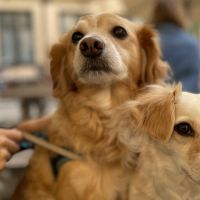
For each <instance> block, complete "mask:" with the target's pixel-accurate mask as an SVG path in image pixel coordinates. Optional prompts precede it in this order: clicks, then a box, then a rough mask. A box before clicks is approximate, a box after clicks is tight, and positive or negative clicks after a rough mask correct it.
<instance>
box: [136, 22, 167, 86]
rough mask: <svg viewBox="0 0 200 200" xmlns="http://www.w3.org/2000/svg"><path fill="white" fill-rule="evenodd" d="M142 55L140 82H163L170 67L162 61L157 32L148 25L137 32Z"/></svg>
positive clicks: (142, 26)
mask: <svg viewBox="0 0 200 200" xmlns="http://www.w3.org/2000/svg"><path fill="white" fill-rule="evenodd" d="M137 37H138V40H139V45H140V53H141V66H140V67H141V77H140V80H139V82H140V83H141V84H142V85H143V84H146V83H156V82H158V81H159V80H163V79H164V78H165V77H166V76H167V73H168V71H169V65H168V64H167V63H166V62H164V61H162V60H161V58H160V57H161V52H160V47H159V41H158V37H157V34H156V32H155V31H154V30H153V28H151V27H150V26H147V25H141V26H140V27H139V29H138V31H137Z"/></svg>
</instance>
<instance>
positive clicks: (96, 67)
mask: <svg viewBox="0 0 200 200" xmlns="http://www.w3.org/2000/svg"><path fill="white" fill-rule="evenodd" d="M105 46H106V45H105V43H104V41H103V40H102V39H101V38H99V37H97V36H91V37H86V38H85V39H83V40H82V41H81V43H80V46H79V49H80V52H81V54H82V56H83V57H84V58H85V61H84V65H83V67H82V69H81V72H82V73H90V72H95V73H96V72H105V73H108V72H110V71H111V68H110V67H109V65H108V63H107V61H106V60H105V58H104V50H105Z"/></svg>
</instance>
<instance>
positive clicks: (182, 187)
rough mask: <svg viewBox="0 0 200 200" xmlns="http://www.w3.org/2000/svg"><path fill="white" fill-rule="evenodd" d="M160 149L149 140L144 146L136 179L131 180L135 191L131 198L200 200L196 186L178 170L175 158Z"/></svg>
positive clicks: (160, 145)
mask: <svg viewBox="0 0 200 200" xmlns="http://www.w3.org/2000/svg"><path fill="white" fill-rule="evenodd" d="M163 145H164V144H158V143H157V142H156V141H152V140H151V139H150V140H148V141H147V144H146V145H144V146H145V147H144V152H143V153H142V154H141V158H140V165H139V167H138V171H137V172H136V173H135V174H136V177H133V179H135V180H134V183H133V185H134V186H135V188H133V193H132V194H131V195H132V196H133V197H134V196H138V195H139V198H138V199H137V198H135V199H136V200H143V199H156V200H169V199H173V200H183V199H200V194H199V191H200V185H198V184H197V183H195V182H194V181H193V180H192V179H191V178H190V177H189V176H188V175H187V174H186V173H185V172H184V171H183V170H182V169H180V168H178V166H177V164H176V161H175V159H176V158H173V157H172V155H170V152H167V151H166V150H165V149H164V148H165V147H164V148H163ZM137 185H140V186H141V185H142V188H139V186H137ZM141 191H142V192H141Z"/></svg>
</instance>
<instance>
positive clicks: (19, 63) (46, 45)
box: [0, 0, 200, 127]
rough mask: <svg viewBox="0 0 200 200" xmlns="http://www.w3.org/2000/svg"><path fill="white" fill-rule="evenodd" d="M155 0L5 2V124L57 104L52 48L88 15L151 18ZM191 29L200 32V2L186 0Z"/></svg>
mask: <svg viewBox="0 0 200 200" xmlns="http://www.w3.org/2000/svg"><path fill="white" fill-rule="evenodd" d="M154 2H155V1H154V0H0V112H1V115H0V126H1V127H10V126H13V125H15V124H16V123H18V122H19V121H21V120H22V119H28V118H31V117H37V116H40V115H44V114H46V113H48V112H49V111H51V109H52V108H53V107H54V103H55V102H54V99H52V98H51V81H50V77H49V72H48V71H49V66H48V65H49V64H48V52H49V49H50V47H51V45H52V44H53V43H55V42H56V41H57V40H58V38H59V36H60V35H62V33H64V32H66V31H67V30H68V29H69V28H70V27H71V26H72V25H73V24H74V22H75V21H76V20H77V19H78V18H79V17H80V16H81V15H84V14H87V13H99V12H105V11H108V12H114V13H118V14H120V15H122V16H125V17H127V18H129V19H131V20H137V21H141V22H146V21H148V19H149V17H150V16H151V13H152V8H153V7H154ZM184 4H186V7H187V9H188V13H189V15H188V16H189V18H190V26H189V27H188V29H189V31H190V32H192V33H193V34H195V35H196V36H199V34H200V23H199V22H200V15H199V13H198V12H199V8H200V1H199V0H184Z"/></svg>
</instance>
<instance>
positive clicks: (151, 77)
mask: <svg viewBox="0 0 200 200" xmlns="http://www.w3.org/2000/svg"><path fill="white" fill-rule="evenodd" d="M50 58H51V75H52V79H53V89H54V95H55V96H63V95H65V94H66V93H67V92H68V91H69V90H71V89H74V88H76V87H78V85H80V84H81V85H83V84H84V85H91V84H92V85H110V84H112V83H115V82H119V81H124V82H127V83H128V84H129V85H130V87H138V86H139V85H144V84H146V83H155V82H157V81H159V80H162V79H163V78H164V77H165V75H166V74H167V70H168V65H167V64H166V63H165V62H163V61H161V59H160V50H159V46H158V42H157V37H156V34H155V32H154V31H153V30H152V29H151V28H149V27H147V26H144V25H135V24H134V23H132V22H130V21H128V20H126V19H124V18H122V17H119V16H117V15H113V14H99V15H87V16H83V17H81V18H80V20H79V21H78V22H77V23H76V24H75V25H74V27H73V28H72V29H71V30H70V31H69V32H68V33H67V34H66V35H65V36H64V37H63V38H62V39H61V40H60V42H59V43H58V44H55V45H54V46H53V47H52V49H51V52H50Z"/></svg>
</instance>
